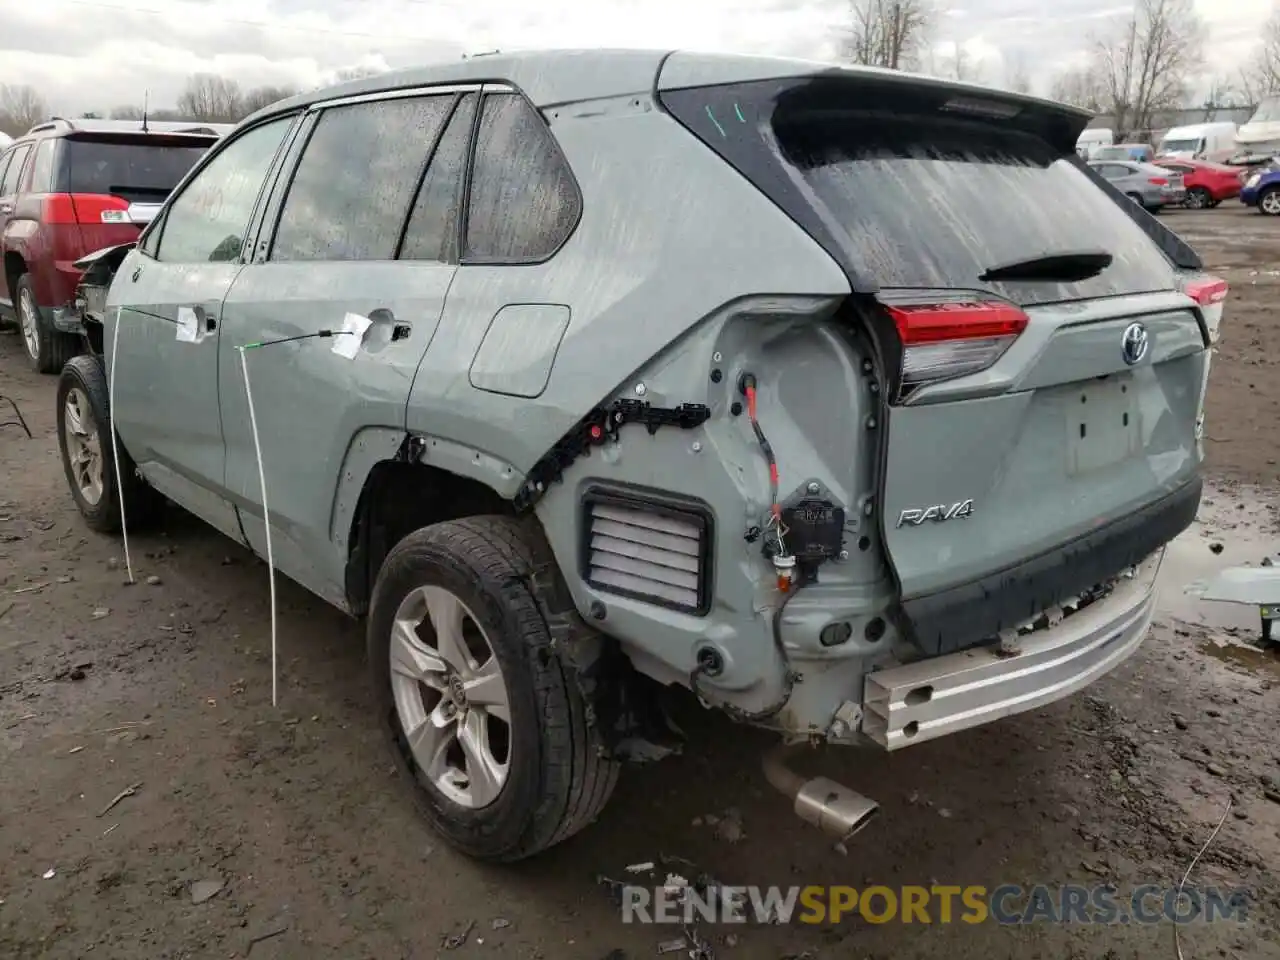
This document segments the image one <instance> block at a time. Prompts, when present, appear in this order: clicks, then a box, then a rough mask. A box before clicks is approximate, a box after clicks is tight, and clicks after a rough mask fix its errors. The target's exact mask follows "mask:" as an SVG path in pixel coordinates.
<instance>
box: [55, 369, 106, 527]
mask: <svg viewBox="0 0 1280 960" xmlns="http://www.w3.org/2000/svg"><path fill="white" fill-rule="evenodd" d="M62 422H63V427H62V429H63V432H64V434H65V439H66V448H67V462H68V463H69V464H70V465H71V475H72V476H73V477H74V478H75V485H76V489H77V490H79V492H80V496H81V497H83V498H84V501H85V503H87V504H89V505H90V506H96V505H97V504H98V501H100V500H101V499H102V490H103V484H102V447H101V444H100V443H99V440H98V422H97V420H96V419H94V416H93V409H92V408H91V407H90V406H89V398H88V397H87V396H86V395H85V392H84V391H83V390H81V389H80V388H79V387H75V388H73V389H72V390H71V391H70V392H69V393H68V394H67V400H66V404H65V405H64V409H63V421H62Z"/></svg>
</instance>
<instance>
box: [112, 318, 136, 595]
mask: <svg viewBox="0 0 1280 960" xmlns="http://www.w3.org/2000/svg"><path fill="white" fill-rule="evenodd" d="M118 366H120V310H119V308H117V309H116V325H115V327H114V328H113V329H112V331H111V360H110V362H109V364H108V366H107V430H109V431H110V433H111V466H112V469H113V470H114V471H115V475H116V499H117V500H119V501H120V535H121V537H122V538H123V540H124V568H125V570H127V571H128V573H129V582H130V583H133V582H134V579H133V560H132V559H130V557H129V522H128V520H127V519H126V518H125V515H124V487H123V486H122V485H121V483H120V445H119V443H117V442H116V368H117V367H118Z"/></svg>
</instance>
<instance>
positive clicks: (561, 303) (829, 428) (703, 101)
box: [58, 51, 1226, 860]
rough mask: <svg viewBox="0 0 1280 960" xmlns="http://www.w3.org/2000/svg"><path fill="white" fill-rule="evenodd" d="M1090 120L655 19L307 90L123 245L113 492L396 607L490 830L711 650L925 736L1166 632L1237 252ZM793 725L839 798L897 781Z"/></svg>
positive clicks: (731, 682) (559, 827)
mask: <svg viewBox="0 0 1280 960" xmlns="http://www.w3.org/2000/svg"><path fill="white" fill-rule="evenodd" d="M1087 121H1088V115H1087V114H1085V113H1082V112H1080V111H1078V110H1076V109H1074V108H1071V107H1068V106H1065V105H1062V104H1058V103H1053V102H1049V101H1045V100H1040V99H1036V98H1032V97H1026V96H1020V95H1015V94H1010V93H1004V92H997V91H993V90H988V89H984V88H981V87H975V86H970V85H964V84H957V83H952V82H946V81H942V80H937V79H931V78H924V77H918V76H912V75H908V74H902V73H890V72H884V71H876V70H869V69H854V68H835V67H826V66H821V65H815V64H812V63H806V62H799V61H787V60H772V59H761V58H752V57H730V56H703V55H696V54H690V53H649V52H636V51H629V52H620V51H612V52H610V51H578V52H554V53H526V54H519V55H512V56H501V55H499V56H488V57H478V58H473V59H470V60H466V61H463V62H461V63H456V64H450V65H447V66H437V67H432V68H427V69H420V70H414V71H409V72H402V73H395V74H387V75H384V76H380V77H377V78H372V79H362V80H358V81H354V82H351V83H347V84H344V85H342V86H339V87H335V88H332V89H328V90H324V91H320V92H316V93H309V94H305V95H302V96H300V97H297V98H294V99H292V100H288V101H284V102H282V103H279V104H276V105H274V106H272V107H270V108H268V109H267V110H265V111H263V112H260V113H258V114H256V115H254V116H252V117H250V118H248V119H247V120H245V121H244V122H243V123H241V124H240V126H239V127H238V128H237V129H236V130H235V131H234V132H233V133H232V134H230V135H228V136H227V137H226V138H225V139H224V140H223V141H222V142H220V143H219V144H218V145H217V146H216V147H215V148H214V149H213V150H212V151H211V152H210V154H209V155H208V156H207V157H206V158H204V159H203V160H202V161H201V162H200V164H199V165H198V166H197V167H196V169H195V170H193V171H192V173H191V174H190V175H189V176H188V177H187V178H186V179H185V180H184V181H183V183H182V184H181V185H180V186H179V187H178V188H177V189H176V191H175V192H174V194H173V196H172V197H171V198H170V199H169V200H168V201H167V202H166V204H165V206H164V208H163V210H162V211H161V213H160V215H159V216H158V217H157V218H156V220H155V222H154V223H153V224H152V225H151V226H150V227H149V228H148V229H147V231H146V232H145V234H144V235H143V236H142V238H141V240H140V241H139V243H138V244H137V247H136V249H131V248H129V247H124V248H119V249H115V250H109V251H104V252H102V253H101V254H99V255H97V256H95V257H92V258H89V260H88V261H86V262H83V263H82V264H81V266H84V267H89V268H90V273H89V274H88V275H87V278H89V279H93V278H96V279H94V281H93V282H94V283H96V284H97V286H98V289H97V291H96V293H95V292H94V291H85V292H84V293H85V296H84V297H83V300H84V302H85V303H93V304H97V307H96V308H95V310H96V315H95V316H96V319H94V318H91V326H93V327H94V328H95V329H96V330H97V333H96V334H95V337H94V342H95V343H96V344H98V345H99V347H100V349H101V354H102V355H101V356H98V355H96V354H95V355H86V356H81V357H79V358H76V359H75V360H73V361H72V362H71V363H70V364H69V365H68V366H67V367H66V368H65V370H64V372H63V374H62V380H61V384H60V392H59V408H58V424H59V432H60V437H61V441H62V449H63V455H64V464H65V468H66V473H67V478H68V480H69V482H70V486H71V490H72V493H73V495H74V497H75V500H76V502H77V504H78V505H79V508H80V510H81V511H82V513H83V515H84V517H85V518H86V519H87V521H88V523H89V525H90V526H92V527H94V528H95V529H99V530H103V531H113V530H118V529H119V528H120V526H121V521H122V513H123V517H124V519H125V520H126V521H127V522H129V523H135V524H141V523H142V522H144V521H146V520H149V519H151V518H153V517H154V516H155V515H156V508H157V506H158V505H160V504H161V503H162V502H163V500H164V499H167V500H170V501H173V502H176V503H177V504H179V505H181V506H182V507H184V508H186V509H187V510H189V511H191V512H192V513H194V514H196V515H198V516H200V517H202V518H204V519H205V520H206V521H208V522H209V523H210V524H211V525H213V526H214V527H216V528H217V529H218V530H220V531H222V532H223V533H224V534H226V535H227V536H228V537H230V538H232V539H233V540H236V541H238V542H239V543H241V544H243V545H245V546H246V547H247V548H249V549H250V550H252V551H255V552H256V553H258V554H259V555H261V556H263V557H265V558H268V559H270V560H271V561H272V562H273V563H274V565H275V566H276V567H278V569H279V570H280V571H282V572H283V573H284V574H285V575H287V576H288V577H290V578H292V579H293V580H295V581H297V582H298V583H300V584H302V585H304V586H305V587H307V588H309V589H310V590H312V591H313V592H315V593H316V594H317V595H319V596H320V597H322V598H324V599H325V600H327V601H329V602H330V603H332V604H334V605H336V606H337V607H339V608H341V609H342V610H344V611H347V612H349V613H350V614H352V615H355V616H361V617H366V618H367V638H368V659H369V667H370V671H371V674H372V678H373V683H374V689H375V696H376V701H375V702H376V718H377V721H378V722H379V723H380V724H383V725H384V726H385V728H386V730H387V732H388V735H389V739H390V742H391V744H392V746H393V748H394V754H395V756H396V758H397V761H398V762H399V763H400V765H401V768H402V769H403V771H404V772H405V774H406V776H407V778H408V780H409V781H410V783H411V784H412V790H413V792H414V795H415V796H416V797H417V799H418V800H419V802H420V804H421V807H422V809H423V810H424V811H425V814H426V815H427V817H428V818H429V819H430V820H431V822H432V823H433V824H434V826H435V828H436V829H437V830H439V831H440V832H441V833H442V834H443V835H444V836H445V837H447V838H448V840H449V841H450V842H451V843H453V844H455V845H456V846H457V847H459V848H460V849H462V850H464V851H466V852H468V853H469V854H471V855H473V856H477V857H481V858H488V859H497V860H513V859H518V858H521V857H525V856H529V855H531V854H534V853H536V852H537V851H539V850H542V849H544V848H546V847H548V846H550V845H552V844H554V843H557V842H559V841H560V840H563V839H564V838H566V837H568V836H570V835H571V834H573V833H574V832H575V831H577V830H579V829H580V828H582V827H583V826H584V825H585V824H587V823H588V822H589V821H591V820H592V819H593V818H594V817H595V816H596V815H597V813H598V812H599V810H600V809H601V807H602V805H603V804H604V802H605V800H606V799H607V798H608V796H609V794H610V791H611V790H612V788H613V785H614V782H615V778H616V776H617V773H618V769H619V766H620V765H621V764H622V763H623V762H624V761H627V760H637V759H648V758H653V757H656V756H660V755H661V754H663V753H664V752H666V751H670V750H672V749H675V748H676V747H678V746H679V741H678V739H677V735H676V733H675V731H674V728H673V726H672V725H670V724H668V723H667V722H666V721H665V713H664V711H663V709H662V707H663V702H664V698H663V697H662V696H659V694H661V693H662V692H664V691H665V690H666V689H667V688H671V687H685V688H688V689H690V690H692V692H693V693H694V694H695V695H696V697H697V698H698V699H699V700H700V701H701V702H702V703H703V704H704V705H705V706H708V707H714V708H719V709H722V710H724V711H726V712H727V713H729V714H730V715H731V716H732V717H733V718H735V719H737V720H739V721H742V722H744V723H750V724H755V725H759V726H763V727H767V728H770V729H772V730H775V731H777V732H778V733H780V734H782V735H783V743H795V742H797V741H804V740H813V741H827V742H832V743H840V744H858V743H861V744H867V745H872V746H877V747H879V748H882V749H885V750H898V749H900V748H903V747H907V746H909V745H911V744H917V743H921V742H923V741H927V740H931V739H933V738H935V737H940V736H943V735H947V734H954V733H956V732H958V731H961V730H964V729H966V728H969V727H973V726H975V725H977V724H982V723H985V722H988V721H992V720H996V719H998V718H1001V717H1005V716H1008V715H1010V714H1015V713H1018V712H1020V711H1026V710H1032V709H1035V708H1038V707H1040V706H1042V705H1044V704H1046V703H1049V702H1051V701H1054V700H1057V699H1059V698H1061V697H1064V696H1066V695H1068V694H1070V693H1072V692H1073V691H1076V690H1078V689H1080V688H1081V687H1083V686H1085V685H1086V684H1088V683H1090V682H1092V681H1093V680H1095V679H1096V678H1098V677H1099V676H1101V675H1103V674H1104V673H1106V672H1107V671H1108V670H1111V669H1112V668H1113V667H1115V666H1116V665H1117V664H1119V663H1120V662H1122V661H1123V660H1124V659H1125V658H1126V657H1128V656H1129V655H1130V654H1132V653H1133V651H1134V650H1135V649H1136V648H1137V647H1138V645H1139V644H1140V643H1141V641H1142V639H1143V637H1144V635H1145V634H1146V632H1147V629H1148V625H1149V623H1150V620H1151V616H1152V609H1153V604H1154V603H1155V593H1154V583H1155V579H1156V574H1157V571H1158V569H1159V566H1160V562H1161V557H1162V553H1163V549H1164V546H1165V545H1166V544H1167V543H1168V542H1169V540H1170V539H1171V538H1173V537H1174V536H1175V535H1176V534H1178V533H1179V532H1180V531H1181V530H1183V529H1184V528H1185V527H1186V526H1187V525H1188V524H1189V523H1190V522H1191V521H1192V519H1193V517H1194V516H1195V513H1196V509H1197V505H1198V503H1199V500H1200V491H1201V481H1200V479H1199V469H1200V463H1201V459H1202V450H1201V444H1200V434H1201V419H1200V411H1201V405H1202V401H1203V397H1204V390H1205V385H1206V383H1207V377H1208V362H1209V353H1208V348H1209V345H1210V343H1211V342H1212V340H1213V339H1214V337H1215V336H1216V332H1217V327H1218V324H1219V321H1220V318H1221V313H1222V301H1223V299H1224V297H1225V294H1226V287H1225V284H1223V283H1222V281H1220V280H1218V279H1216V278H1214V277H1210V276H1206V275H1205V274H1204V273H1203V272H1202V270H1201V263H1200V260H1199V259H1198V258H1197V256H1196V254H1195V253H1194V252H1193V251H1192V250H1191V249H1189V248H1188V247H1187V246H1186V245H1185V244H1184V243H1182V242H1181V241H1180V240H1179V239H1178V238H1177V237H1176V236H1175V235H1174V234H1172V233H1171V232H1170V231H1169V230H1168V229H1166V228H1165V227H1164V226H1162V225H1161V224H1160V223H1159V222H1158V221H1157V220H1155V219H1154V218H1152V217H1151V216H1150V215H1149V214H1147V213H1146V212H1145V211H1143V210H1142V208H1141V207H1139V206H1137V205H1135V204H1133V203H1130V202H1129V201H1128V200H1127V199H1126V198H1125V197H1124V195H1123V194H1121V193H1119V192H1118V191H1117V190H1115V188H1114V187H1112V186H1110V185H1109V184H1108V183H1107V181H1105V180H1104V179H1102V178H1101V177H1099V176H1098V175H1097V174H1096V173H1094V172H1093V171H1091V170H1090V169H1089V167H1088V165H1087V164H1085V163H1084V162H1083V161H1081V160H1080V159H1079V158H1078V157H1077V156H1076V153H1075V150H1074V146H1075V143H1076V139H1077V137H1078V136H1079V134H1080V131H1081V130H1083V129H1084V127H1085V124H1086V122H1087ZM112 276H114V279H111V280H110V281H109V282H110V286H109V291H108V290H107V288H106V286H105V284H106V283H107V282H108V279H109V278H111V277H112ZM90 285H92V284H90ZM90 313H93V311H90ZM98 321H101V322H100V323H99V322H98ZM108 377H110V379H111V380H112V381H114V394H115V396H114V404H110V397H109V394H110V393H111V390H110V389H109V386H108V384H109V380H108ZM111 424H114V430H115V436H114V437H113V435H112V432H111ZM113 441H115V442H114V443H113ZM113 446H117V447H118V450H119V454H118V461H117V460H113V457H112V448H113ZM259 451H260V453H259ZM784 761H785V758H784V757H782V756H780V755H778V754H776V753H771V754H770V755H769V757H768V758H767V763H766V773H767V775H768V778H769V779H770V781H771V782H773V783H774V784H776V785H777V786H778V787H780V788H781V789H782V790H784V791H785V792H786V793H787V795H788V796H789V797H790V799H791V800H792V802H793V805H794V809H795V810H796V812H798V813H800V814H801V815H802V816H804V817H805V818H807V819H808V820H810V821H811V822H814V823H816V824H820V825H821V826H823V827H825V828H826V829H828V830H830V831H832V832H834V833H836V834H838V835H840V836H842V837H844V836H847V835H849V834H851V833H852V832H853V831H855V830H856V829H858V828H859V827H860V826H861V825H862V824H864V823H865V822H866V821H867V819H868V818H869V817H870V816H871V815H872V814H873V813H874V812H875V804H874V802H873V801H871V800H869V799H866V798H864V797H862V796H861V795H860V794H857V793H854V792H853V791H852V790H850V789H848V788H846V787H844V786H842V785H839V784H836V783H833V782H832V781H830V780H825V779H821V778H819V779H817V780H805V779H802V778H801V777H799V776H798V775H796V774H795V773H793V772H792V771H791V769H790V768H789V767H788V766H787V765H786V764H785V762H784Z"/></svg>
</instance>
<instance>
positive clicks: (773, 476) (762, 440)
mask: <svg viewBox="0 0 1280 960" xmlns="http://www.w3.org/2000/svg"><path fill="white" fill-rule="evenodd" d="M738 386H739V389H740V390H741V391H742V393H743V395H744V396H746V398H747V419H748V420H750V421H751V430H752V432H753V433H754V434H755V435H756V442H757V443H758V444H759V445H760V450H761V452H763V453H764V458H765V461H766V462H767V463H768V464H769V520H768V522H767V523H766V524H765V537H766V539H765V552H766V553H767V554H768V555H769V557H770V559H771V560H772V561H773V563H774V566H775V567H776V568H777V569H778V570H779V573H780V574H781V572H782V570H783V569H786V570H787V571H788V574H789V572H790V569H791V568H790V566H786V565H785V564H784V563H781V562H780V560H783V559H790V554H789V553H788V552H787V543H786V534H787V527H786V524H784V523H783V522H782V507H781V505H780V504H779V502H778V489H779V487H780V485H781V483H780V477H779V471H778V459H777V457H775V456H774V453H773V447H772V446H770V445H769V438H768V437H766V436H765V433H764V429H763V428H762V427H761V426H760V420H759V418H758V417H757V415H756V378H755V375H754V374H750V373H744V374H743V375H742V379H741V380H739V381H738ZM780 579H781V578H780ZM792 582H793V581H791V579H790V577H789V576H788V578H787V583H788V584H791V583H792ZM795 594H796V591H795V590H794V589H789V588H788V589H784V590H783V591H782V596H783V600H782V604H781V605H780V606H779V607H778V609H777V611H776V612H775V614H774V618H773V642H774V645H775V646H776V647H777V649H778V654H779V656H781V657H782V662H783V663H784V664H788V660H787V652H786V650H785V649H784V648H783V646H782V640H781V626H780V622H781V620H782V613H783V611H784V610H785V609H786V607H787V604H788V603H790V602H791V598H792V597H794V596H795ZM714 672H715V670H714V667H713V666H712V665H711V664H710V663H708V662H703V661H702V660H699V661H698V664H697V666H695V667H694V668H693V672H692V673H690V674H689V689H691V690H692V691H693V693H694V695H695V696H696V697H697V698H698V699H699V700H701V701H702V702H703V703H706V704H709V705H714V706H717V707H719V708H720V709H721V710H723V711H724V712H725V713H727V714H728V715H729V716H730V717H732V718H733V719H734V720H737V721H739V722H741V723H759V722H761V721H763V720H768V719H770V718H772V717H775V716H777V715H778V714H779V713H780V712H781V711H782V708H783V707H785V706H786V705H787V702H788V701H789V700H790V699H791V694H792V691H793V690H795V685H796V683H797V682H798V681H799V680H800V675H799V674H798V673H796V672H795V671H794V670H792V669H791V667H790V665H789V664H788V665H787V666H786V667H785V669H784V671H783V674H782V695H781V696H780V697H779V698H778V699H777V700H776V701H775V702H773V703H771V704H769V706H767V707H764V708H763V709H761V710H743V709H742V708H741V707H736V706H734V705H733V704H731V703H724V702H721V703H714V702H713V701H712V700H711V699H710V698H708V697H707V696H706V695H705V694H704V693H703V691H702V685H701V683H700V680H701V678H702V677H704V676H710V675H712V674H713V673H714Z"/></svg>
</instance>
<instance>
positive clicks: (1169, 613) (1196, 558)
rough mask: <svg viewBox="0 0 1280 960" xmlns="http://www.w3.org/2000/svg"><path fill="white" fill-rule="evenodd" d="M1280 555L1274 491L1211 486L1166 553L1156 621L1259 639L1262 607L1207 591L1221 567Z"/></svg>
mask: <svg viewBox="0 0 1280 960" xmlns="http://www.w3.org/2000/svg"><path fill="white" fill-rule="evenodd" d="M1277 553H1280V524H1278V523H1277V503H1276V500H1275V496H1274V494H1270V493H1267V492H1264V491H1261V490H1258V489H1256V488H1252V487H1247V486H1233V487H1230V488H1218V487H1207V488H1206V490H1205V495H1204V499H1203V501H1202V502H1201V505H1200V514H1199V516H1198V517H1197V518H1196V521H1195V522H1194V523H1193V524H1192V525H1191V526H1190V527H1189V528H1188V529H1187V530H1186V531H1184V532H1183V533H1182V535H1181V536H1179V537H1178V538H1177V539H1175V540H1174V541H1173V542H1172V543H1171V544H1169V547H1168V549H1167V550H1166V551H1165V555H1164V563H1163V564H1162V565H1161V567H1160V599H1159V606H1158V608H1157V613H1156V617H1157V619H1172V620H1180V621H1183V622H1185V623H1189V624H1196V625H1200V626H1205V627H1210V628H1214V629H1215V630H1216V631H1224V632H1227V633H1229V634H1231V635H1235V636H1239V637H1240V638H1241V639H1245V638H1249V637H1251V638H1252V639H1254V640H1257V639H1258V638H1259V620H1258V608H1257V607H1255V606H1251V605H1249V604H1243V603H1224V602H1221V601H1214V600H1205V599H1204V598H1203V593H1204V591H1205V589H1206V588H1207V587H1208V585H1209V583H1210V582H1211V581H1212V580H1213V579H1214V578H1215V577H1216V576H1217V575H1218V574H1220V573H1221V572H1222V571H1224V570H1227V569H1228V568H1230V567H1240V566H1250V567H1256V566H1259V565H1261V564H1262V562H1263V560H1264V559H1266V558H1267V557H1269V556H1270V557H1274V556H1275V555H1276V554H1277ZM1276 599H1277V601H1280V597H1277V598H1276Z"/></svg>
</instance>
